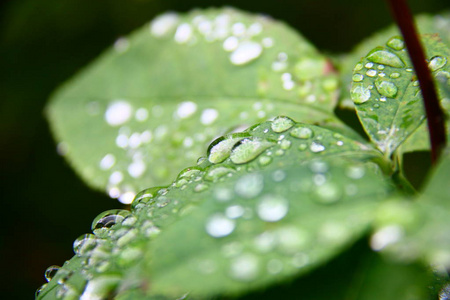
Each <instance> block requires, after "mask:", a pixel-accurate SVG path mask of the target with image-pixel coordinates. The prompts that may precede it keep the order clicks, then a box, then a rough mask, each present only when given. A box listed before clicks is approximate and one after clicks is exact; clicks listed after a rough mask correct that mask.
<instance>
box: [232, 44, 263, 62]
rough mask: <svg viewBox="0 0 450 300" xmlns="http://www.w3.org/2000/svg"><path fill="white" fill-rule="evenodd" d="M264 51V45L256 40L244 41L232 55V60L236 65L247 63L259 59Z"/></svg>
mask: <svg viewBox="0 0 450 300" xmlns="http://www.w3.org/2000/svg"><path fill="white" fill-rule="evenodd" d="M262 51H263V47H262V46H261V45H260V44H258V43H255V42H251V41H244V42H242V43H240V44H239V46H238V47H237V48H236V50H234V51H233V52H232V53H231V55H230V61H231V63H232V64H234V65H245V64H247V63H249V62H251V61H253V60H255V59H257V58H258V57H259V56H260V55H261V53H262Z"/></svg>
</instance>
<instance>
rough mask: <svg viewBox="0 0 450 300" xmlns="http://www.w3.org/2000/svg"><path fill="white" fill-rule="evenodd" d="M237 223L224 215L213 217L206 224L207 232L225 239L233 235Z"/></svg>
mask: <svg viewBox="0 0 450 300" xmlns="http://www.w3.org/2000/svg"><path fill="white" fill-rule="evenodd" d="M235 226H236V225H235V222H234V221H233V220H230V219H229V218H227V217H226V216H224V215H222V214H216V215H213V216H212V217H210V218H209V219H208V221H207V222H206V226H205V229H206V232H207V233H208V234H209V235H210V236H212V237H215V238H221V237H225V236H227V235H229V234H231V233H232V232H233V230H234V228H235Z"/></svg>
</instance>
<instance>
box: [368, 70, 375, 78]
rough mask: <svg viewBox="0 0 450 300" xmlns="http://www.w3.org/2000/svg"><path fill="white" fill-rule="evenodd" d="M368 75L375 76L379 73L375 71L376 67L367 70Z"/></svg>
mask: <svg viewBox="0 0 450 300" xmlns="http://www.w3.org/2000/svg"><path fill="white" fill-rule="evenodd" d="M366 75H367V76H369V77H374V76H375V75H377V71H375V70H374V69H371V70H367V72H366Z"/></svg>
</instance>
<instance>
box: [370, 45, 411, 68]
mask: <svg viewBox="0 0 450 300" xmlns="http://www.w3.org/2000/svg"><path fill="white" fill-rule="evenodd" d="M367 59H368V60H370V61H371V62H374V63H377V64H382V65H387V66H391V67H394V68H402V67H404V66H405V63H404V62H403V61H402V60H401V59H400V57H398V56H397V55H396V54H394V53H392V52H390V51H387V50H384V49H379V48H377V49H375V50H373V51H372V52H370V53H369V54H368V55H367Z"/></svg>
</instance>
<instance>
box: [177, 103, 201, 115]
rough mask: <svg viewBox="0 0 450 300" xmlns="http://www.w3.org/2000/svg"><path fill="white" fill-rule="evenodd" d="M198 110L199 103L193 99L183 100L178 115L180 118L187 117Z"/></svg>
mask: <svg viewBox="0 0 450 300" xmlns="http://www.w3.org/2000/svg"><path fill="white" fill-rule="evenodd" d="M196 111H197V104H195V103H194V102H192V101H185V102H181V103H180V104H179V105H178V109H177V111H176V115H177V116H178V118H180V119H186V118H189V117H190V116H192V114H194V113H195V112H196Z"/></svg>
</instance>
